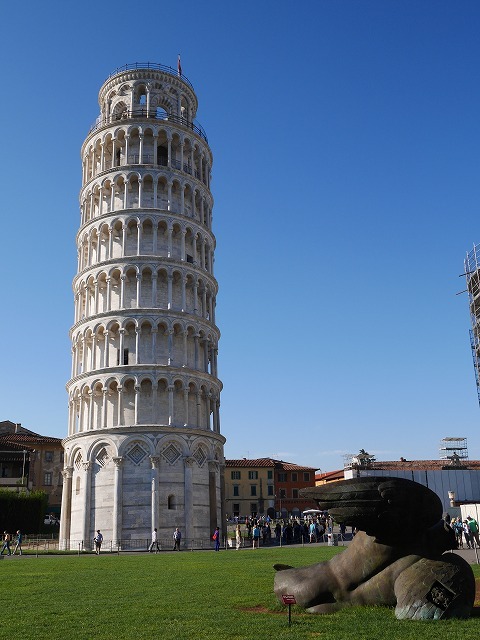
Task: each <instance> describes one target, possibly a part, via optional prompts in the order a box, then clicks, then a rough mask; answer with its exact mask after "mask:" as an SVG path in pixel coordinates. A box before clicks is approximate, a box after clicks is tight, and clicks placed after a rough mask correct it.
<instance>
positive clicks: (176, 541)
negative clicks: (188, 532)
mask: <svg viewBox="0 0 480 640" xmlns="http://www.w3.org/2000/svg"><path fill="white" fill-rule="evenodd" d="M181 539H182V533H181V531H180V529H179V528H178V527H177V528H176V529H175V531H174V532H173V550H174V551H180V541H181Z"/></svg>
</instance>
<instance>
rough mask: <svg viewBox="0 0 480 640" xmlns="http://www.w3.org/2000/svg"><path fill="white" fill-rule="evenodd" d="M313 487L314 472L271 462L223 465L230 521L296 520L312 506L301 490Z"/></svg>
mask: <svg viewBox="0 0 480 640" xmlns="http://www.w3.org/2000/svg"><path fill="white" fill-rule="evenodd" d="M313 486H315V469H314V468H313V467H306V466H301V465H297V464H293V463H291V462H284V461H283V460H275V459H273V458H258V459H253V460H250V459H247V458H242V459H240V460H226V461H225V511H226V513H227V515H228V517H229V518H234V517H245V516H262V515H264V516H270V517H271V518H275V517H283V518H286V517H288V516H294V517H295V516H299V515H301V513H302V511H304V510H305V509H311V508H315V506H316V505H315V503H314V502H312V501H311V500H308V499H305V498H302V497H301V495H300V491H301V489H304V488H306V487H313Z"/></svg>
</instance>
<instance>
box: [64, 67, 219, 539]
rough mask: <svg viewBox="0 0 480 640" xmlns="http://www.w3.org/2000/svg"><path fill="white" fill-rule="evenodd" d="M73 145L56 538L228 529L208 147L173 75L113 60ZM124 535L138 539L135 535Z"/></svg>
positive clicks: (187, 92) (186, 91)
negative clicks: (72, 265) (74, 217)
mask: <svg viewBox="0 0 480 640" xmlns="http://www.w3.org/2000/svg"><path fill="white" fill-rule="evenodd" d="M98 100H99V105H100V115H99V117H98V118H97V120H96V122H95V124H94V125H93V127H92V128H91V129H90V131H89V133H88V135H87V137H86V140H85V142H84V144H83V146H82V149H81V158H82V170H83V172H82V188H81V191H80V214H81V219H80V228H79V231H78V234H77V249H78V271H77V274H76V276H75V278H74V281H73V291H74V298H75V318H74V324H73V327H72V329H71V332H70V335H71V341H72V374H71V379H70V381H69V382H68V384H67V391H68V397H69V425H68V436H67V437H66V438H65V440H64V441H63V443H64V447H65V468H64V486H63V498H62V514H61V527H60V541H61V544H63V545H64V546H66V547H67V546H69V545H70V546H73V545H75V546H77V545H78V544H79V543H80V542H81V541H83V542H84V544H85V546H86V545H87V542H88V541H90V540H91V539H92V538H93V535H94V532H95V531H96V530H97V529H101V530H102V533H103V535H104V538H105V541H106V543H107V544H108V541H110V540H111V541H112V543H113V544H114V545H117V543H119V544H121V543H122V541H123V544H124V545H125V546H128V541H141V540H145V539H148V538H149V537H150V536H151V531H152V529H153V527H157V528H158V531H159V538H162V537H168V539H169V540H170V538H171V536H172V533H173V530H174V528H175V527H177V526H178V527H180V528H181V530H182V532H183V535H184V538H186V539H187V540H194V541H195V542H198V541H200V540H205V539H208V540H209V539H210V537H211V532H212V530H213V528H214V527H215V526H216V525H217V524H218V525H219V526H222V523H223V522H224V518H223V515H222V505H223V487H224V481H223V473H224V453H223V445H224V442H225V438H224V437H223V436H222V435H221V434H220V419H219V405H220V392H221V389H222V384H221V382H220V380H219V379H218V376H217V347H218V340H219V337H220V333H219V330H218V329H217V327H216V324H215V304H216V295H217V281H216V280H215V277H214V275H213V263H214V250H215V237H214V235H213V233H212V206H213V198H212V195H211V192H210V176H211V167H212V153H211V151H210V147H209V146H208V142H207V137H206V135H205V132H204V130H203V129H202V127H201V126H200V125H199V124H198V123H197V122H196V121H195V117H196V111H197V98H196V95H195V92H194V90H193V87H192V85H191V84H190V82H189V81H188V80H187V78H185V76H182V75H181V74H180V72H179V71H177V70H175V69H172V68H170V67H165V66H163V65H159V64H152V63H137V64H129V65H126V66H125V67H123V68H121V69H117V70H116V71H115V72H114V73H113V74H112V75H111V76H110V77H109V78H107V80H106V81H105V82H104V84H103V86H102V87H101V89H100V93H99V98H98ZM131 544H133V543H131Z"/></svg>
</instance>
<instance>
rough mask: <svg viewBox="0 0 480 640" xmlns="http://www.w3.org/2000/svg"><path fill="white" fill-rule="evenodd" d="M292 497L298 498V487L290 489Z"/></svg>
mask: <svg viewBox="0 0 480 640" xmlns="http://www.w3.org/2000/svg"><path fill="white" fill-rule="evenodd" d="M292 498H298V489H292Z"/></svg>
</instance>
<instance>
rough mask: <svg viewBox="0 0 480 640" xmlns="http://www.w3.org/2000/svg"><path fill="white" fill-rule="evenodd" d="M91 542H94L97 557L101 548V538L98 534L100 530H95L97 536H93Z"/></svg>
mask: <svg viewBox="0 0 480 640" xmlns="http://www.w3.org/2000/svg"><path fill="white" fill-rule="evenodd" d="M93 541H94V542H95V553H96V554H97V556H99V555H100V549H101V548H102V542H103V536H102V534H101V533H100V529H97V535H96V536H95V538H94V539H93Z"/></svg>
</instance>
